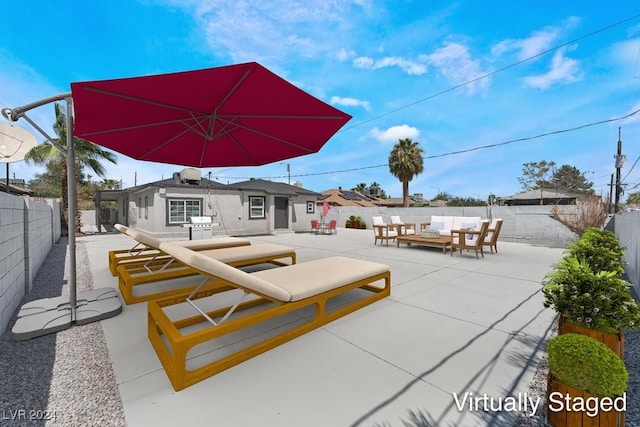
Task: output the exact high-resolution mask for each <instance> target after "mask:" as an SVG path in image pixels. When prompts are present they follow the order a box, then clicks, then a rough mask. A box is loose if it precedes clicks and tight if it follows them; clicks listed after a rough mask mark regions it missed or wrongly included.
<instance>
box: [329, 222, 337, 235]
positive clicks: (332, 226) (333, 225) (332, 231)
mask: <svg viewBox="0 0 640 427" xmlns="http://www.w3.org/2000/svg"><path fill="white" fill-rule="evenodd" d="M336 224H338V221H336V220H335V219H332V220H331V221H329V226H328V227H327V232H328V233H329V234H338V230H337V229H336Z"/></svg>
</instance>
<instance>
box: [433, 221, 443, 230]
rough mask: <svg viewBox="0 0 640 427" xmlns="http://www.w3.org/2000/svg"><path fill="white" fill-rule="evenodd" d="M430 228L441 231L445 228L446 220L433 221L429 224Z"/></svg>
mask: <svg viewBox="0 0 640 427" xmlns="http://www.w3.org/2000/svg"><path fill="white" fill-rule="evenodd" d="M429 230H432V231H440V230H444V222H432V223H431V224H429Z"/></svg>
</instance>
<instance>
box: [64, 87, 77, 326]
mask: <svg viewBox="0 0 640 427" xmlns="http://www.w3.org/2000/svg"><path fill="white" fill-rule="evenodd" d="M66 101H67V176H68V177H69V178H70V179H67V182H68V184H67V198H68V199H69V214H68V216H69V220H68V221H67V229H68V238H69V305H70V306H71V321H72V322H75V321H76V309H77V290H76V179H75V177H76V172H75V167H76V162H75V157H76V156H75V147H74V144H73V100H72V98H71V97H70V96H69V97H67V98H66Z"/></svg>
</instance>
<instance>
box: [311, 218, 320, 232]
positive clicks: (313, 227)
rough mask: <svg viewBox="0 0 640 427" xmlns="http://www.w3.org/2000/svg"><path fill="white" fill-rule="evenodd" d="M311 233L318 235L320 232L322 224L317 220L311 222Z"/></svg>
mask: <svg viewBox="0 0 640 427" xmlns="http://www.w3.org/2000/svg"><path fill="white" fill-rule="evenodd" d="M311 232H312V233H316V234H318V233H319V232H320V224H319V223H318V220H317V219H312V220H311Z"/></svg>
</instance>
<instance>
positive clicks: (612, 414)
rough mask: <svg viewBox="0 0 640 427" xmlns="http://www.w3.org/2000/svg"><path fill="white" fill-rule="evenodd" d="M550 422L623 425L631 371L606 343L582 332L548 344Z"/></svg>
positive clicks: (562, 337)
mask: <svg viewBox="0 0 640 427" xmlns="http://www.w3.org/2000/svg"><path fill="white" fill-rule="evenodd" d="M547 354H548V359H549V361H548V363H549V375H548V385H547V422H548V423H550V424H551V425H553V426H568V425H571V426H582V425H585V426H586V425H600V426H605V425H606V426H623V425H624V412H625V410H626V393H625V391H626V389H627V385H628V384H627V383H628V379H629V373H628V371H627V369H626V367H625V365H624V362H623V361H622V360H621V359H620V358H619V357H617V356H616V355H615V354H614V353H613V352H612V351H611V349H609V348H608V347H607V346H606V345H604V344H602V343H600V342H598V341H596V340H594V339H593V338H590V337H587V336H584V335H579V334H564V335H558V336H556V337H555V338H553V339H552V340H550V341H549V344H548V345H547Z"/></svg>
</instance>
